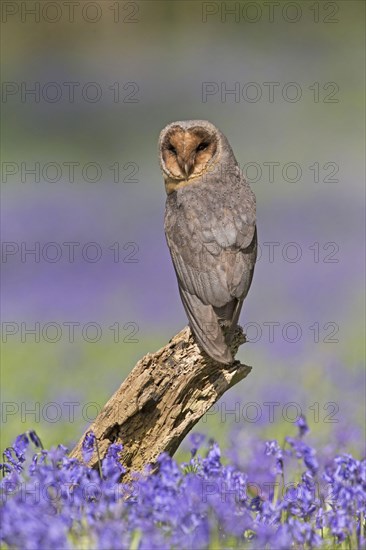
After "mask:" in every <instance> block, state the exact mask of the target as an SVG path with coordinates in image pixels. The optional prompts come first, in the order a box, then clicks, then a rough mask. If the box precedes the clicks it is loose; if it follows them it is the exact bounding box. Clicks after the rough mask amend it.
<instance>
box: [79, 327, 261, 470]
mask: <svg viewBox="0 0 366 550" xmlns="http://www.w3.org/2000/svg"><path fill="white" fill-rule="evenodd" d="M244 342H245V335H244V334H243V331H242V329H241V327H238V328H237V329H236V332H235V335H234V338H233V341H232V343H231V346H230V347H231V350H232V352H233V357H235V354H236V352H237V350H238V348H239V346H240V345H241V344H243V343H244ZM250 371H251V367H249V366H247V365H242V364H241V363H240V362H239V361H234V362H233V363H232V364H231V365H222V364H220V363H217V362H215V361H213V360H212V359H211V358H209V357H208V356H207V355H206V354H204V353H203V352H202V351H201V350H200V349H199V348H198V346H197V344H196V343H195V341H194V339H193V336H192V334H191V331H190V329H189V327H186V328H184V329H183V330H182V331H180V332H179V333H178V334H177V335H176V336H174V338H172V339H171V340H170V342H169V344H167V345H166V346H164V347H163V348H161V349H160V350H159V351H157V352H156V353H148V354H147V355H145V357H143V358H142V359H140V361H138V363H137V364H136V366H135V367H134V369H133V370H132V371H131V373H130V374H129V375H128V377H127V378H126V380H125V381H124V382H123V383H122V384H121V386H120V388H119V389H118V390H117V391H116V393H115V394H114V395H113V396H112V397H111V398H110V399H109V401H108V402H107V404H106V405H105V406H104V408H103V409H102V411H101V412H100V413H99V415H98V416H97V418H96V419H95V421H94V423H93V424H92V425H91V426H90V427H89V428H88V430H87V431H86V432H85V434H84V435H83V437H82V438H81V439H80V441H79V443H78V444H77V445H76V447H75V448H74V449H73V450H72V452H71V453H70V456H71V457H74V458H78V459H79V460H81V461H82V452H81V449H82V442H83V439H84V437H85V435H86V433H88V432H89V431H91V430H92V431H93V432H94V434H95V436H96V439H97V444H98V451H99V457H100V459H103V458H104V456H105V455H106V452H107V450H108V447H109V446H110V445H111V444H112V443H122V444H123V451H122V455H121V462H122V464H123V465H124V467H125V468H126V469H127V475H126V477H127V478H130V474H131V472H134V471H136V472H138V471H142V470H143V469H144V467H145V466H146V465H147V464H154V463H155V461H156V459H157V457H158V456H159V454H160V453H162V452H164V451H165V452H168V453H169V454H170V455H173V454H174V452H175V451H176V450H177V448H178V446H179V444H180V443H181V441H182V440H183V439H184V437H185V436H186V435H187V433H188V432H189V431H190V430H191V429H192V428H193V426H194V425H195V424H196V423H197V422H198V420H199V419H200V418H201V417H202V416H203V415H204V414H205V413H206V412H207V411H208V410H209V409H210V407H212V405H214V403H216V401H218V400H219V399H220V397H221V396H222V395H223V394H224V393H225V392H226V391H227V390H228V389H229V388H231V387H232V386H234V385H235V384H237V383H238V382H240V381H241V380H243V378H245V377H246V376H247V375H248V374H249V372H250ZM97 464H98V456H97V453H96V452H94V453H93V456H92V458H91V460H90V461H89V462H88V465H89V466H91V467H96V466H97ZM124 479H125V478H124Z"/></svg>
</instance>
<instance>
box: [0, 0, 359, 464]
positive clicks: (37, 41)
mask: <svg viewBox="0 0 366 550" xmlns="http://www.w3.org/2000/svg"><path fill="white" fill-rule="evenodd" d="M35 4H37V3H35V2H26V3H21V2H4V3H3V5H2V10H3V11H2V58H1V65H2V117H1V119H2V122H1V126H2V191H1V193H2V201H1V208H2V240H3V248H2V252H3V254H2V273H3V277H2V280H3V285H2V352H1V360H2V361H1V392H2V395H1V399H2V439H1V447H2V448H4V447H5V446H7V445H9V444H10V442H11V441H12V440H13V439H14V438H15V436H16V435H17V434H18V433H21V432H23V431H25V430H27V429H30V428H33V429H36V431H37V433H38V434H39V435H40V437H41V439H42V440H43V443H44V445H45V446H47V447H49V446H50V445H52V444H56V443H60V442H62V443H64V444H66V445H69V446H70V447H71V445H72V444H73V443H74V442H75V441H76V440H77V439H78V438H79V437H80V435H81V434H82V432H83V430H84V429H85V428H86V426H87V425H88V423H89V422H88V420H92V419H93V417H94V416H95V412H96V410H97V409H99V408H100V407H102V406H103V405H104V403H105V402H106V400H107V399H108V398H109V397H110V395H111V394H112V392H113V391H114V390H115V389H116V388H117V387H118V386H119V384H120V383H121V382H122V380H123V379H124V378H125V377H126V375H127V374H128V372H129V371H130V370H131V369H132V368H133V366H134V364H135V363H136V361H137V360H138V359H139V358H141V357H142V356H143V355H144V354H145V353H147V352H149V351H154V350H156V349H158V348H159V347H161V346H163V345H165V343H167V341H168V339H169V338H170V337H172V336H173V335H174V334H175V333H176V332H177V331H178V330H180V329H181V328H182V327H183V326H184V325H185V324H186V319H185V315H184V311H183V308H182V306H181V304H180V300H179V296H178V292H177V286H176V281H175V275H174V271H173V268H172V265H171V262H170V258H169V253H168V250H167V247H166V244H165V237H164V232H163V215H164V203H165V192H164V187H163V183H162V176H161V174H160V170H159V165H158V154H157V139H158V135H159V132H160V130H161V129H162V128H163V127H164V126H165V125H166V124H167V123H168V122H171V121H173V120H181V119H194V118H199V119H208V120H210V121H211V122H213V123H214V124H216V125H217V126H218V127H219V128H220V129H221V130H222V131H223V132H224V133H225V134H226V135H227V137H228V139H229V141H230V143H231V145H232V147H233V150H234V152H235V155H236V157H237V160H238V162H239V163H240V165H241V166H242V167H243V170H244V172H245V173H246V174H247V178H248V179H249V180H250V181H251V182H252V188H253V190H254V192H255V193H256V196H257V203H258V231H259V241H260V243H261V252H262V253H261V256H260V258H259V260H258V264H257V267H256V272H255V276H254V282H253V285H252V288H251V291H250V294H249V296H248V298H247V300H246V302H245V305H244V308H243V312H242V316H241V322H242V324H243V325H247V332H248V336H249V339H251V340H255V341H252V342H251V343H247V344H246V345H245V346H243V347H242V349H241V350H240V353H239V358H240V359H241V360H242V361H243V362H245V363H247V364H250V365H253V367H254V368H253V372H252V373H251V375H250V377H249V378H248V379H247V380H245V381H243V382H242V383H241V384H240V385H238V386H237V387H235V388H233V389H232V390H231V391H230V392H229V393H228V394H227V395H226V396H225V397H224V398H223V399H222V400H221V401H220V403H219V404H218V406H217V408H215V409H213V410H212V411H211V414H209V415H207V416H206V417H205V418H204V419H203V421H201V422H200V424H199V425H198V427H197V429H198V430H199V431H204V432H206V433H208V434H209V435H210V436H214V437H216V438H218V439H219V440H220V442H221V443H223V444H224V445H226V446H227V447H230V446H233V445H235V441H236V442H237V441H240V440H241V439H242V438H244V440H245V438H257V437H269V438H271V439H273V438H276V437H278V438H282V437H283V436H284V435H286V434H289V433H292V432H293V427H292V425H291V420H293V419H295V418H296V416H297V413H298V411H301V412H302V413H304V414H306V415H307V418H308V421H309V423H310V426H311V428H312V430H313V436H314V437H315V438H317V439H318V440H319V441H320V442H321V444H322V445H323V446H324V447H325V448H326V447H327V445H328V446H329V445H333V446H335V447H337V448H347V449H350V450H351V449H353V450H354V451H355V452H357V453H361V452H362V448H363V445H364V431H363V423H364V414H365V397H364V389H365V379H364V344H363V342H364V329H365V323H364V305H363V304H364V210H363V203H364V146H365V142H364V57H365V55H364V45H365V44H364V38H365V28H364V3H363V2H358V1H355V2H354V1H341V2H315V3H313V2H304V1H302V2H295V3H289V2H280V3H279V4H280V5H279V6H277V7H276V6H275V7H274V8H273V9H274V11H273V12H272V11H271V12H270V10H269V6H268V3H267V2H250V3H248V2H226V3H225V2H223V3H222V2H203V3H202V2H193V1H183V2H181V1H175V2H169V1H162V2H161V1H155V0H152V1H138V2H110V1H108V0H105V1H103V2H78V3H76V4H77V5H76V4H75V5H74V6H73V8H72V12H70V9H71V8H70V7H67V6H65V4H64V3H63V2H60V3H59V7H58V8H55V6H54V3H51V2H41V3H38V4H39V6H40V7H39V6H38V8H37V7H34V6H35ZM4 6H5V7H4ZM230 8H233V9H234V13H233V14H230V13H228V12H227V11H225V10H228V9H230ZM32 9H35V10H36V12H35V14H32V13H31V11H32ZM37 9H38V12H37ZM27 10H28V11H27ZM207 83H210V84H209V85H208V84H207ZM269 83H272V84H271V85H270V84H269ZM271 86H272V88H271V89H272V90H273V96H270V95H269V91H270V87H271ZM32 89H33V90H34V91H35V92H34V93H32ZM71 90H73V94H74V95H72V93H71ZM207 90H211V94H210V95H207V94H206V95H205V93H204V92H205V91H207ZM230 90H231V91H232V90H236V93H235V94H233V93H230ZM225 92H226V94H225ZM296 96H297V99H298V100H297V101H294V98H295V97H296ZM269 163H270V164H269ZM271 163H275V164H271ZM288 163H290V165H289V164H288ZM270 165H271V166H273V170H274V172H273V176H274V177H273V178H271V177H270V174H269V166H270ZM117 166H118V168H117ZM71 167H72V169H73V170H74V174H73V176H72V177H71ZM32 169H33V170H35V173H32V172H31V171H32ZM117 172H118V173H117ZM93 180H95V181H93ZM116 180H117V181H116ZM49 243H54V244H53V245H50V244H49ZM64 243H74V245H72V246H73V247H74V248H73V250H74V253H75V255H74V258H72V257H71V255H70V250H71V245H70V244H68V245H67V244H66V245H65V244H64ZM90 243H94V244H90ZM269 243H275V244H272V245H270V244H269ZM289 243H290V244H289ZM271 246H272V249H271ZM31 249H34V250H35V251H36V253H35V254H33V255H32V254H31V253H28V254H27V250H31ZM270 249H271V250H273V256H271V255H270ZM98 255H99V256H100V257H98ZM295 259H296V260H297V261H294V260H295ZM94 260H96V261H94ZM37 323H39V325H37ZM48 323H51V324H48ZM273 323H275V324H273ZM288 323H290V325H288ZM72 324H73V326H74V330H75V333H74V338H70V330H71V329H70V327H71V325H72ZM270 325H271V326H272V327H273V331H274V332H273V338H272V337H271V333H270ZM117 326H118V327H119V334H118V335H117V332H116V331H117ZM110 327H112V328H110ZM299 327H300V330H299ZM32 328H33V329H35V330H36V335H34V334H31V333H29V332H27V330H28V329H29V330H30V329H32ZM60 330H61V333H60ZM297 335H298V336H299V338H297ZM36 340H39V341H36ZM51 340H57V341H54V342H52V341H51ZM70 340H73V341H70ZM90 340H95V341H94V342H92V341H90ZM116 340H117V341H116ZM294 340H297V341H294ZM269 403H271V404H272V405H269ZM271 410H272V411H273V414H272V415H271V414H270V411H271ZM229 411H234V413H232V414H229ZM234 440H235V441H234ZM185 448H186V446H185V444H183V445H182V446H181V450H180V452H181V453H184V452H185Z"/></svg>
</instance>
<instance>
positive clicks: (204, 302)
mask: <svg viewBox="0 0 366 550" xmlns="http://www.w3.org/2000/svg"><path fill="white" fill-rule="evenodd" d="M255 224H256V214H255V197H254V194H253V193H252V191H251V189H250V187H249V185H248V184H247V183H246V182H245V181H244V180H243V179H241V178H240V177H239V176H236V177H229V176H228V177H227V178H226V179H225V181H222V177H221V178H220V177H215V175H214V174H212V175H211V176H210V177H209V178H207V181H205V179H204V178H202V179H200V180H196V181H195V182H193V183H192V185H189V186H185V187H182V188H181V189H178V190H177V191H176V192H175V193H172V194H171V195H169V196H168V197H167V203H166V212H165V233H166V238H167V242H168V246H169V249H170V252H171V256H172V260H173V264H174V268H175V271H176V274H177V278H178V285H179V290H180V294H181V297H182V301H183V305H184V307H185V310H186V313H187V315H188V318H189V321H190V325H191V329H192V331H193V333H194V335H195V337H196V339H197V341H198V343H199V344H200V345H201V347H202V348H203V349H204V350H205V351H206V352H207V353H208V354H209V355H210V356H211V357H213V358H214V359H216V360H217V361H219V362H223V363H230V362H231V361H232V357H231V353H230V350H229V348H228V345H227V344H228V338H227V337H226V339H225V336H224V334H223V332H222V324H223V323H224V324H227V325H228V326H229V328H230V330H231V331H232V330H234V329H235V327H236V324H237V321H238V317H239V313H240V309H241V306H242V303H243V300H244V298H245V296H246V295H247V293H248V290H249V287H250V284H251V281H252V276H253V270H254V264H255V259H256V225H255Z"/></svg>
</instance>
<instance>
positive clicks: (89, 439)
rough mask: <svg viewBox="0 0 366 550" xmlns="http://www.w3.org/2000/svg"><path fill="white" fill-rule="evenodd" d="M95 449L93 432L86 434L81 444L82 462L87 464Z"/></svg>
mask: <svg viewBox="0 0 366 550" xmlns="http://www.w3.org/2000/svg"><path fill="white" fill-rule="evenodd" d="M94 447H95V435H94V433H93V432H88V433H87V434H86V435H85V437H84V441H83V443H82V449H81V450H82V454H83V460H84V462H86V463H88V462H89V461H90V459H91V457H92V456H93V453H94Z"/></svg>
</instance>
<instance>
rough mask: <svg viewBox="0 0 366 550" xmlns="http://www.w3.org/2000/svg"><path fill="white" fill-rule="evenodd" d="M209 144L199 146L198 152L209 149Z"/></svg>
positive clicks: (204, 143) (203, 143)
mask: <svg viewBox="0 0 366 550" xmlns="http://www.w3.org/2000/svg"><path fill="white" fill-rule="evenodd" d="M208 145H209V144H208V143H206V142H205V141H204V142H202V143H200V144H199V146H198V147H197V151H204V150H205V149H207V147H208Z"/></svg>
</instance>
